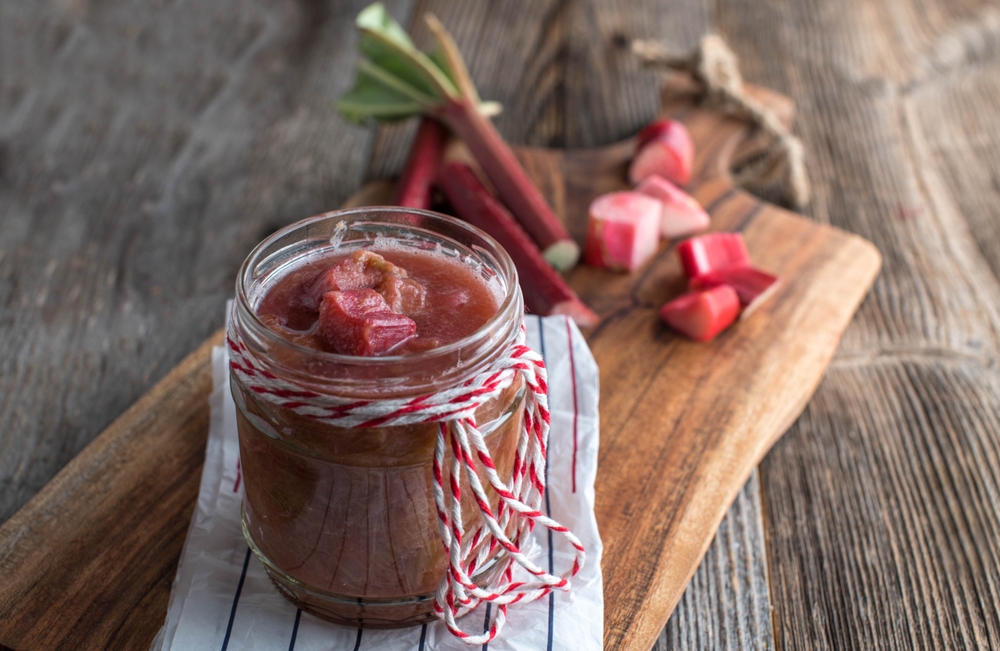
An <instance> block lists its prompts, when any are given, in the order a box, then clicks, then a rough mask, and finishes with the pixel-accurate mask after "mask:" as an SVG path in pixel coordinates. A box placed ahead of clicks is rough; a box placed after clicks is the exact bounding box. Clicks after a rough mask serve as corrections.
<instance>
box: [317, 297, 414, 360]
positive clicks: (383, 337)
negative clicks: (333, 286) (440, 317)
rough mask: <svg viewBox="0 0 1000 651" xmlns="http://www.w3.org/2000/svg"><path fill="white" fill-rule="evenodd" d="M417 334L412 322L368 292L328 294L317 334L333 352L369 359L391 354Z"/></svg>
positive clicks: (324, 301)
mask: <svg viewBox="0 0 1000 651" xmlns="http://www.w3.org/2000/svg"><path fill="white" fill-rule="evenodd" d="M416 331H417V324H416V323H415V322H414V321H413V319H411V318H410V317H408V316H406V315H405V314H399V313H397V312H393V311H392V309H391V308H390V307H389V304H388V303H387V302H386V300H385V298H383V297H382V295H381V294H379V293H378V292H376V291H375V290H374V289H368V288H366V289H354V290H352V289H348V290H339V291H330V292H327V293H326V294H325V295H324V296H323V302H322V303H320V306H319V321H317V322H316V331H315V332H316V335H317V337H318V338H319V340H320V342H321V343H322V344H323V346H324V347H325V348H326V349H327V350H329V351H331V352H334V353H339V354H341V355H358V356H365V357H370V356H373V355H379V354H381V353H384V352H386V351H388V350H390V349H391V348H393V347H394V346H396V345H398V344H400V343H402V342H403V341H405V340H407V339H409V338H410V337H412V336H413V335H414V333H416Z"/></svg>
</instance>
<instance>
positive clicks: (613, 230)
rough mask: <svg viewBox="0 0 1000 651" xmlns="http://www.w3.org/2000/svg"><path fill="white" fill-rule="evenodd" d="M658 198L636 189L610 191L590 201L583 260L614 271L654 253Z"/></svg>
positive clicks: (657, 237)
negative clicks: (632, 190)
mask: <svg viewBox="0 0 1000 651" xmlns="http://www.w3.org/2000/svg"><path fill="white" fill-rule="evenodd" d="M660 211H661V207H660V202H659V201H657V200H656V199H653V198H652V197H647V196H646V195H644V194H639V193H637V192H611V193H609V194H605V195H601V196H600V197H597V198H596V199H594V201H593V203H591V204H590V216H589V221H588V223H587V242H586V244H585V245H584V262H586V263H587V264H589V265H591V266H594V267H602V268H604V269H611V270H614V271H634V270H635V269H638V268H639V267H640V266H642V264H643V263H644V262H646V261H647V260H649V258H651V257H652V256H653V254H654V253H656V249H657V246H658V245H659V242H660Z"/></svg>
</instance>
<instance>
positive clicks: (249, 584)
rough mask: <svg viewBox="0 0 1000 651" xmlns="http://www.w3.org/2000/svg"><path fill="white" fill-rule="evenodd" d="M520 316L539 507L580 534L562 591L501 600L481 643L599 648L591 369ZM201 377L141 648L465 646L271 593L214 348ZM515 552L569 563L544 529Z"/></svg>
mask: <svg viewBox="0 0 1000 651" xmlns="http://www.w3.org/2000/svg"><path fill="white" fill-rule="evenodd" d="M227 312H228V311H227ZM526 319H527V327H528V344H529V345H530V346H531V347H532V348H534V349H535V350H536V351H538V352H540V353H541V354H542V356H543V357H544V358H545V363H546V366H547V367H548V371H549V408H550V410H551V412H552V429H551V432H550V435H549V464H548V473H549V478H548V479H549V486H548V489H547V491H546V495H545V501H544V508H545V509H546V510H547V511H548V512H549V513H550V514H551V516H552V517H553V518H555V519H556V520H557V521H559V522H561V523H562V524H564V525H566V526H568V527H569V528H570V529H571V530H572V531H573V532H574V533H575V534H576V535H577V536H578V537H579V538H580V540H581V541H582V542H583V544H584V546H585V547H586V549H587V563H586V566H585V567H584V569H583V570H582V571H581V572H580V574H578V575H577V577H576V578H575V579H574V580H573V589H572V591H571V592H569V593H565V592H557V593H553V594H550V595H548V596H547V597H545V598H543V599H540V600H538V601H535V602H532V603H527V604H514V605H512V606H511V607H510V608H509V609H508V620H507V625H506V626H505V627H504V629H503V631H502V632H501V633H500V635H499V636H498V637H497V638H496V639H494V640H493V641H492V642H490V643H489V644H488V645H483V646H482V648H483V651H486V649H487V647H488V648H489V649H490V650H492V651H529V650H530V651H536V650H537V651H549V650H560V649H565V650H567V651H568V650H570V649H572V650H573V651H589V650H593V651H599V650H600V649H601V648H602V645H603V637H604V595H603V588H602V582H601V539H600V536H599V534H598V531H597V522H596V520H595V518H594V477H595V475H596V474H597V443H598V417H597V399H598V387H597V365H596V364H595V362H594V358H593V356H592V355H591V353H590V349H589V348H588V347H587V343H586V341H585V340H584V339H583V336H582V335H581V334H580V332H579V330H577V328H576V326H575V325H574V324H573V323H572V321H570V320H569V319H566V318H565V317H561V316H553V317H545V318H539V317H535V316H528V317H526ZM212 373H213V381H214V387H215V388H214V391H213V393H212V396H211V405H212V420H211V429H210V432H209V436H208V450H207V453H206V458H205V467H204V471H203V474H202V479H201V490H200V492H199V494H198V505H197V508H196V509H195V513H194V516H193V518H192V521H191V527H190V529H189V530H188V536H187V541H186V542H185V544H184V551H183V553H182V554H181V559H180V564H179V566H178V568H177V576H176V577H175V578H174V584H173V588H172V590H171V593H170V605H169V608H168V611H167V620H166V622H165V623H164V625H163V628H162V629H161V630H160V632H159V634H158V635H157V636H156V638H155V639H154V640H153V644H152V646H151V648H150V649H151V651H249V650H258V649H259V650H265V649H267V650H269V651H276V650H280V651H285V650H286V649H287V650H288V651H331V650H340V649H345V650H348V651H350V650H353V651H362V650H368V649H379V650H385V651H425V650H426V651H431V650H435V651H451V650H455V651H463V650H468V649H469V648H470V647H469V646H468V645H466V644H465V643H463V642H461V641H460V640H458V639H456V638H455V637H453V636H452V635H451V634H450V633H449V632H448V630H447V629H446V628H445V627H444V625H443V624H441V623H440V622H433V623H430V624H425V625H423V626H421V627H411V628H404V629H396V630H374V629H358V628H348V627H345V626H338V625H336V624H332V623H329V622H326V621H323V620H321V619H318V618H316V617H313V616H312V615H309V614H308V613H304V612H302V611H300V610H298V609H297V608H296V607H295V606H294V605H292V604H291V603H290V602H288V601H286V600H285V599H284V598H283V597H282V596H281V595H279V594H278V592H277V591H276V590H275V589H274V587H273V586H272V585H271V582H270V579H268V577H267V574H266V573H265V571H264V568H263V566H262V565H261V564H260V562H259V561H258V560H257V558H256V557H255V556H254V555H253V554H252V553H251V552H250V549H249V547H247V544H246V541H245V540H244V539H243V534H242V531H241V529H240V502H241V499H242V492H241V486H240V484H241V476H240V470H239V444H238V441H237V435H236V408H235V405H234V404H233V399H232V396H231V394H230V392H229V360H228V359H227V356H226V351H225V350H224V349H223V348H216V349H215V350H214V351H213V353H212ZM526 548H527V549H529V550H530V553H531V555H532V556H533V559H534V560H535V562H536V563H538V564H539V565H542V566H543V567H548V568H550V571H552V570H555V573H557V574H558V573H562V572H563V571H564V569H565V568H567V567H568V566H569V564H571V563H572V559H573V555H572V552H571V551H570V549H569V546H568V543H565V542H564V541H562V540H561V538H560V537H558V536H557V537H555V538H553V536H552V535H551V533H549V532H548V531H547V530H545V529H536V530H535V532H534V533H533V534H532V536H531V539H530V540H529V543H528V545H527V546H526ZM490 610H491V609H490V607H489V605H488V604H487V605H484V606H480V607H479V608H477V609H476V610H474V611H472V612H471V613H469V614H468V615H466V616H465V617H463V618H462V619H461V620H459V623H460V624H461V626H462V627H463V628H464V629H466V630H470V631H471V630H473V629H476V628H478V627H479V626H482V627H483V628H484V629H485V628H486V627H488V626H489V622H490V621H491V620H490V617H491V612H490ZM477 651H478V650H477Z"/></svg>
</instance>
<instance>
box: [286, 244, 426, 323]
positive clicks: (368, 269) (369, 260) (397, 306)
mask: <svg viewBox="0 0 1000 651" xmlns="http://www.w3.org/2000/svg"><path fill="white" fill-rule="evenodd" d="M359 289H374V290H375V291H377V292H378V293H379V294H381V295H382V297H383V298H385V300H386V301H387V302H388V304H389V307H390V308H391V309H392V310H394V311H396V312H402V313H404V314H410V313H412V312H414V311H416V310H419V309H420V308H421V307H423V304H424V288H423V286H422V285H420V284H419V283H417V282H415V281H413V280H410V279H409V278H408V274H407V272H406V270H405V269H403V268H401V267H397V266H396V265H394V264H392V263H391V262H389V261H388V260H386V259H385V258H383V257H382V256H380V255H379V254H377V253H375V252H373V251H369V250H361V251H355V252H354V253H352V254H351V255H349V256H347V257H346V258H344V259H343V260H341V261H340V262H338V263H337V264H335V265H334V266H332V267H330V268H329V269H324V270H323V271H321V272H320V273H319V274H317V276H316V279H315V280H314V281H313V282H312V284H311V285H310V286H309V289H308V290H307V291H306V293H305V295H304V296H303V297H302V303H303V305H304V306H305V307H310V308H312V309H319V305H320V303H321V302H322V301H323V297H324V296H326V294H327V292H332V291H338V290H359Z"/></svg>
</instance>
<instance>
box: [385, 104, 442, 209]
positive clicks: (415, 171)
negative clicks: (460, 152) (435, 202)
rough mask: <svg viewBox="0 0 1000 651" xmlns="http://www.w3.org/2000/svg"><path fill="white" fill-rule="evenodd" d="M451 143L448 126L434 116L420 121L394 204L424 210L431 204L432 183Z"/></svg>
mask: <svg viewBox="0 0 1000 651" xmlns="http://www.w3.org/2000/svg"><path fill="white" fill-rule="evenodd" d="M447 142H448V129H447V127H445V126H444V125H443V124H441V123H440V122H438V121H437V120H435V119H433V118H426V117H425V118H423V119H422V120H421V121H420V127H419V128H418V129H417V135H416V136H415V137H414V139H413V145H412V146H411V147H410V155H409V157H408V158H407V159H406V166H405V167H404V168H403V174H402V175H401V176H400V177H399V183H398V184H397V185H396V196H395V198H394V199H393V202H392V203H393V205H395V206H403V207H406V208H422V209H424V210H427V209H428V208H430V207H431V186H432V185H433V183H434V177H435V176H437V172H438V168H439V167H440V166H441V159H442V157H443V156H444V148H445V144H447Z"/></svg>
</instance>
